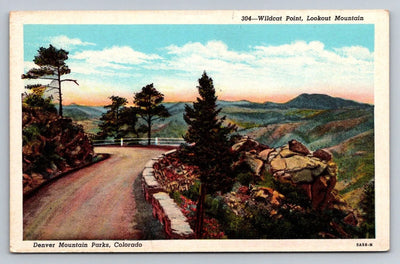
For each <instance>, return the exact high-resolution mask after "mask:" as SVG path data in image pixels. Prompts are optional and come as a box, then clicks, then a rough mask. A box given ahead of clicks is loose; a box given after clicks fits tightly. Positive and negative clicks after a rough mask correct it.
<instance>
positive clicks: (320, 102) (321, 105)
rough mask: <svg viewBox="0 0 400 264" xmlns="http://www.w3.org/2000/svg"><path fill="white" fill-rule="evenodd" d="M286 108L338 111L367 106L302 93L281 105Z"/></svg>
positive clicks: (336, 98)
mask: <svg viewBox="0 0 400 264" xmlns="http://www.w3.org/2000/svg"><path fill="white" fill-rule="evenodd" d="M283 105H284V106H286V107H288V108H308V109H340V108H366V107H370V106H371V105H369V104H364V103H358V102H355V101H352V100H347V99H343V98H339V97H332V96H329V95H326V94H308V93H303V94H300V95H299V96H297V97H295V98H293V99H292V100H290V101H288V102H286V103H284V104H283Z"/></svg>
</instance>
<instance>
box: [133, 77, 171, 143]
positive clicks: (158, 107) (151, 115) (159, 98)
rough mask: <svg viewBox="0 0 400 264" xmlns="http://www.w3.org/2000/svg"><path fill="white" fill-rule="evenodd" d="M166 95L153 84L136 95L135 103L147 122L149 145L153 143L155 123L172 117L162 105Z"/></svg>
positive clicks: (140, 114)
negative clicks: (152, 133)
mask: <svg viewBox="0 0 400 264" xmlns="http://www.w3.org/2000/svg"><path fill="white" fill-rule="evenodd" d="M163 101H164V95H163V94H162V93H160V92H159V91H157V90H156V88H154V86H153V84H148V85H146V86H145V87H143V88H142V91H140V92H139V93H135V96H134V100H133V103H134V104H135V105H136V107H137V112H138V114H139V116H140V117H141V118H142V119H143V120H144V121H145V122H146V130H147V144H148V145H150V141H151V125H152V123H153V122H154V121H156V120H158V119H161V118H166V117H169V116H170V113H169V112H168V110H167V109H166V108H165V106H164V105H162V104H161V103H162V102H163Z"/></svg>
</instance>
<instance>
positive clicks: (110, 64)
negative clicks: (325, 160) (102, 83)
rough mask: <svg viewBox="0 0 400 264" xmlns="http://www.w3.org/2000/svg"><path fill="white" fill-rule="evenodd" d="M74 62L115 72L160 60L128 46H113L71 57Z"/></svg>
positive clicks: (79, 53)
mask: <svg viewBox="0 0 400 264" xmlns="http://www.w3.org/2000/svg"><path fill="white" fill-rule="evenodd" d="M71 58H72V59H75V60H84V61H85V63H87V64H90V65H93V66H95V67H107V68H112V69H116V70H120V69H123V70H128V69H130V67H129V66H127V65H137V64H143V63H147V62H151V61H154V60H160V59H162V58H161V57H160V56H159V55H156V54H145V53H142V52H138V51H135V50H133V49H132V48H131V47H128V46H123V47H119V46H113V47H111V48H105V49H103V50H86V51H82V52H77V53H75V54H73V55H72V56H71Z"/></svg>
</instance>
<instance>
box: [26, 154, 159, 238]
mask: <svg viewBox="0 0 400 264" xmlns="http://www.w3.org/2000/svg"><path fill="white" fill-rule="evenodd" d="M165 151H166V150H165V149H150V148H120V147H97V148H95V152H97V153H110V154H111V157H110V158H109V159H107V160H104V161H102V162H99V163H97V164H94V165H92V166H89V167H86V168H84V169H81V170H79V171H76V172H74V173H71V174H69V175H67V176H66V177H63V178H60V179H58V180H56V181H54V182H53V183H51V184H49V185H47V186H45V187H43V188H42V189H41V190H39V191H38V192H37V193H36V194H35V195H34V196H32V197H31V198H29V199H28V200H26V201H24V232H23V237H24V240H67V239H73V240H84V239H91V240H96V239H99V240H100V239H101V240H117V239H118V240H120V239H140V238H141V235H142V234H141V231H140V230H138V229H137V227H136V223H135V222H134V216H135V213H136V204H135V197H134V193H133V183H134V181H135V179H136V178H137V177H138V175H139V173H140V172H141V171H142V169H143V167H144V165H145V163H146V162H147V161H148V160H149V159H151V158H153V157H155V156H158V155H160V154H161V153H164V152H165Z"/></svg>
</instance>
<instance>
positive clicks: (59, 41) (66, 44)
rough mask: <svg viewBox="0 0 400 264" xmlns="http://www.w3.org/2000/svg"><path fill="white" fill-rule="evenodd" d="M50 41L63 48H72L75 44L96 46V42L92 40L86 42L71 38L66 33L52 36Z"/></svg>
mask: <svg viewBox="0 0 400 264" xmlns="http://www.w3.org/2000/svg"><path fill="white" fill-rule="evenodd" d="M49 41H50V43H51V44H53V46H55V47H57V48H62V49H71V48H73V47H74V46H94V45H96V44H94V43H91V42H85V41H82V40H80V39H78V38H69V37H67V36H65V35H60V36H55V37H50V38H49Z"/></svg>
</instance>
